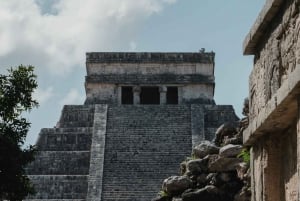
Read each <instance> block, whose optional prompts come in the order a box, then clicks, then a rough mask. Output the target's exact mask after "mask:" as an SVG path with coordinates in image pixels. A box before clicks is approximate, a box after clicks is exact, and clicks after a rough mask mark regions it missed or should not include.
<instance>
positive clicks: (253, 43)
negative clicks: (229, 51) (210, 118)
mask: <svg viewBox="0 0 300 201" xmlns="http://www.w3.org/2000/svg"><path fill="white" fill-rule="evenodd" d="M299 10H300V1H298V0H267V1H266V4H265V6H264V8H263V10H262V11H261V13H260V15H259V17H258V18H257V20H256V22H255V24H254V25H253V27H252V29H251V31H250V33H249V34H248V36H247V37H246V39H245V42H244V54H247V55H250V54H251V55H254V68H253V70H252V73H251V75H250V86H249V87H250V88H249V90H250V93H249V100H250V118H249V120H250V124H249V127H248V129H247V130H246V131H245V132H244V143H245V144H246V145H249V146H251V147H252V149H251V154H252V159H251V169H252V187H253V189H252V200H253V201H267V200H268V201H277V200H278V201H285V200H286V201H299V199H300V196H299V192H300V191H299V186H300V183H299V181H300V177H299V175H300V170H299V167H300V154H299V150H300V141H299V139H300V138H299V136H300V132H299V122H300V120H299V116H300V115H299V114H300V113H299V106H300V105H299V97H300V38H299V31H300V16H299V14H300V12H299Z"/></svg>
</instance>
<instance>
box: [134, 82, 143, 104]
mask: <svg viewBox="0 0 300 201" xmlns="http://www.w3.org/2000/svg"><path fill="white" fill-rule="evenodd" d="M132 91H133V104H134V105H138V104H140V102H141V101H140V94H141V87H140V86H134V87H133V88H132Z"/></svg>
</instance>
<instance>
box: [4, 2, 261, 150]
mask: <svg viewBox="0 0 300 201" xmlns="http://www.w3.org/2000/svg"><path fill="white" fill-rule="evenodd" d="M264 3H265V2H264V1H262V0H251V1H241V0H230V1H224V0H84V1H83V0H21V1H20V0H0V44H1V45H0V73H3V72H5V69H7V68H9V67H11V66H17V65H19V64H25V65H28V64H31V65H34V66H36V73H37V75H38V83H39V88H38V90H37V91H36V94H35V97H36V98H37V99H38V100H39V102H40V107H39V108H38V109H35V110H33V111H32V112H31V113H30V114H29V119H30V121H31V122H32V129H31V131H30V133H29V135H28V138H27V139H28V143H31V144H33V143H35V142H36V138H37V136H38V133H39V130H40V129H41V128H43V127H49V128H51V127H53V126H54V125H55V124H56V122H57V121H58V120H59V116H60V112H61V109H62V106H63V105H64V104H82V103H83V101H84V99H85V92H84V76H85V74H86V72H85V52H91V51H99V52H100V51H172V52H176V51H178V52H180V51H185V52H186V51H189V52H197V51H198V50H200V49H201V48H205V49H206V50H207V51H214V52H216V70H215V76H216V90H215V100H216V103H217V104H232V105H234V107H235V110H236V113H237V115H238V116H241V109H242V103H243V99H244V98H245V97H246V96H248V75H249V73H250V71H251V68H252V57H251V56H250V57H249V56H248V57H245V56H243V55H242V43H243V40H244V38H245V36H246V34H247V33H248V31H249V30H250V27H251V26H252V24H253V23H254V21H255V19H256V17H257V15H258V13H259V11H260V10H261V8H262V6H263V4H264Z"/></svg>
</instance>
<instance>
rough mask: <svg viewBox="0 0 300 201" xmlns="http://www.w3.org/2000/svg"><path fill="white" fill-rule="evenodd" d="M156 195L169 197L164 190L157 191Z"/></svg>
mask: <svg viewBox="0 0 300 201" xmlns="http://www.w3.org/2000/svg"><path fill="white" fill-rule="evenodd" d="M158 194H159V195H160V196H161V197H169V194H168V193H167V192H166V191H164V190H161V191H159V193H158Z"/></svg>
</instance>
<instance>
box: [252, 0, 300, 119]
mask: <svg viewBox="0 0 300 201" xmlns="http://www.w3.org/2000/svg"><path fill="white" fill-rule="evenodd" d="M265 23H270V24H269V26H268V27H266V28H265V29H266V30H265V33H264V37H262V38H261V39H260V43H259V44H257V48H256V51H255V54H254V55H255V58H254V68H253V71H252V72H251V75H250V86H249V87H250V118H251V119H253V118H255V117H256V116H257V115H258V113H259V112H260V110H261V109H262V108H264V107H265V106H266V104H267V102H268V101H269V100H270V99H271V97H272V96H273V95H274V94H275V93H276V92H277V90H278V89H279V88H280V87H281V85H282V84H283V83H284V82H285V81H286V80H287V77H288V75H289V74H290V73H292V72H293V71H294V70H295V68H296V64H297V61H298V64H300V51H298V50H300V49H299V48H300V39H299V31H300V17H299V2H297V1H294V0H286V1H284V3H282V4H281V5H280V9H279V11H278V14H277V15H276V16H275V18H274V19H273V20H272V21H271V22H265Z"/></svg>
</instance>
